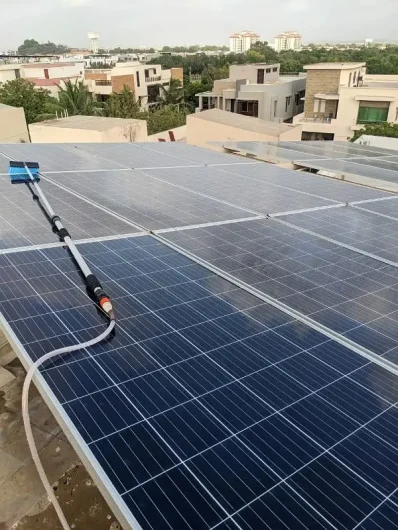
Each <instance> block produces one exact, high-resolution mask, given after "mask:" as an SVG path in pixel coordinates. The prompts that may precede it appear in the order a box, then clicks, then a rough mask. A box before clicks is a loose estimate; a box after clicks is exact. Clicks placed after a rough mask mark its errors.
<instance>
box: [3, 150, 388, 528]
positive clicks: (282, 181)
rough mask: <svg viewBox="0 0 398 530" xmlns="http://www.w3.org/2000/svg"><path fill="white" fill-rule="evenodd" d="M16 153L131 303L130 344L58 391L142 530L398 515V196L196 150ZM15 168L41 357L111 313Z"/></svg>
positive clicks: (18, 320)
mask: <svg viewBox="0 0 398 530" xmlns="http://www.w3.org/2000/svg"><path fill="white" fill-rule="evenodd" d="M291 147H292V146H289V147H286V146H285V147H284V149H285V150H286V151H288V150H289V149H290V148H291ZM306 147H307V148H308V147H310V144H306ZM30 148H32V150H30ZM290 150H291V149H290ZM0 152H2V153H5V154H6V157H7V156H8V157H12V158H14V159H23V160H25V159H28V158H29V159H30V160H37V161H39V162H40V165H41V168H42V171H43V177H42V184H43V189H44V191H45V192H46V194H47V195H48V197H49V199H50V202H51V203H52V204H53V206H54V207H55V208H54V209H55V210H56V211H57V212H60V214H61V217H63V219H64V221H65V225H66V226H67V228H69V229H70V231H71V233H72V235H73V236H74V238H75V239H85V238H89V240H88V241H87V242H85V243H83V242H82V243H79V248H80V250H81V252H82V254H83V255H84V256H85V258H86V259H87V261H88V263H89V265H90V267H91V268H92V269H93V270H94V271H95V272H96V273H97V275H98V277H99V278H100V279H101V281H102V282H103V284H104V286H105V288H106V290H107V292H108V293H109V294H110V296H111V297H112V299H113V301H114V306H115V308H116V312H117V316H118V325H117V328H116V331H115V332H114V333H113V334H112V336H111V337H110V338H109V339H108V340H107V341H105V342H103V343H101V344H99V345H96V346H94V347H92V348H88V349H86V350H82V351H80V352H77V353H75V354H73V355H68V356H65V357H63V358H61V359H57V360H54V361H51V362H49V363H48V364H47V365H45V366H44V368H42V369H41V370H40V376H39V378H38V380H37V384H38V386H39V388H40V390H41V392H42V393H43V394H44V395H45V397H46V398H48V400H49V402H50V404H51V406H52V409H53V411H54V412H55V414H56V417H57V418H58V419H59V421H60V422H61V425H62V426H63V427H64V428H65V430H66V432H67V434H68V436H69V437H70V438H71V440H72V441H73V442H74V444H75V446H76V447H77V449H78V452H79V454H80V456H81V458H82V459H83V461H84V462H85V464H86V465H87V466H88V467H89V469H90V471H91V472H92V473H93V475H94V477H95V479H96V481H97V482H98V485H99V486H100V488H101V490H102V492H103V493H104V495H105V497H106V498H107V499H108V501H109V502H110V503H111V506H112V508H113V509H114V510H115V513H116V515H117V516H118V517H119V518H120V521H121V522H122V524H124V526H125V527H126V528H133V529H134V530H136V529H137V530H138V529H139V528H141V529H142V530H155V529H156V530H159V529H163V528H164V529H166V528H172V529H177V528H178V529H179V530H180V529H181V530H184V529H191V530H199V529H200V530H207V529H209V530H210V529H217V530H232V529H240V530H249V529H251V530H262V529H274V528H289V529H294V530H296V529H300V528H303V529H318V528H319V529H342V530H345V529H350V530H354V529H361V530H373V529H376V528H383V529H387V530H389V529H392V528H396V520H397V515H398V469H397V461H398V460H397V453H398V437H397V429H396V425H397V420H398V410H397V404H398V386H397V375H396V374H397V373H398V369H395V368H394V365H395V363H397V360H398V357H397V351H398V335H397V333H396V330H395V328H396V325H395V324H396V320H397V316H396V315H397V314H398V296H397V295H396V293H397V292H398V287H397V281H398V280H397V269H396V266H395V262H396V261H397V260H396V252H397V249H396V245H395V241H394V239H395V238H394V231H395V223H398V220H395V218H394V217H393V215H391V214H392V213H393V204H394V203H395V200H396V199H395V198H394V195H392V194H388V193H386V192H382V191H377V190H372V189H368V188H364V187H361V186H356V185H351V184H347V183H344V182H339V181H330V180H328V179H324V178H322V177H319V176H315V175H308V174H307V175H305V174H302V173H294V172H292V171H289V170H286V169H281V168H276V167H274V166H271V165H267V164H262V163H257V162H254V163H253V162H252V161H251V160H245V159H242V158H239V157H233V156H228V155H224V154H222V153H216V152H210V151H206V150H203V149H197V148H194V147H191V146H186V145H183V144H142V145H140V144H134V145H125V144H123V145H122V144H109V145H107V144H101V145H95V144H88V145H87V144H84V145H83V144H82V145H76V146H34V145H32V146H29V145H27V144H25V145H21V146H19V145H6V146H1V147H0ZM6 157H3V158H2V157H1V156H0V164H3V162H4V160H6V159H7V158H6ZM91 162H92V164H91V165H90V163H91ZM3 165H4V164H3ZM3 165H1V166H0V168H1V169H2V168H3ZM43 168H45V169H43ZM132 168H134V169H132ZM0 179H3V180H0V185H1V188H0V195H1V197H2V200H3V202H2V204H4V201H6V202H5V203H6V209H5V210H4V209H2V210H1V213H0V215H2V216H3V218H4V222H5V223H7V224H8V225H9V228H7V230H8V232H7V231H6V230H4V231H3V228H1V229H0V242H1V245H2V247H1V248H2V249H3V250H1V251H0V311H1V312H2V315H3V317H2V318H3V324H4V326H5V331H6V333H7V334H8V336H10V337H11V338H12V339H13V340H14V343H16V344H19V355H20V357H21V359H22V361H23V362H24V364H25V366H29V364H31V363H32V362H33V361H34V360H36V359H37V358H39V357H40V356H41V355H43V354H44V353H45V352H47V351H50V350H52V349H54V348H57V347H61V346H65V345H69V344H73V343H76V342H77V341H83V340H87V339H88V338H91V337H93V336H95V335H97V334H98V333H100V332H101V331H102V330H103V329H104V326H105V324H106V322H105V321H104V320H103V317H102V316H101V314H100V313H98V312H97V311H96V310H95V308H94V307H93V304H92V301H91V300H90V298H89V297H88V296H87V294H86V291H85V287H84V285H83V284H82V281H81V278H80V275H79V273H78V271H77V269H76V266H75V264H74V262H73V261H72V260H71V259H70V257H69V255H68V253H67V251H66V250H65V249H64V247H62V245H61V244H51V243H52V242H53V241H55V235H54V234H52V233H51V231H50V230H49V227H48V223H47V221H46V219H45V218H44V216H43V214H42V212H40V209H39V208H38V206H37V204H35V202H34V201H33V200H32V195H31V193H30V191H29V189H28V188H27V187H26V186H25V185H19V186H11V184H9V182H7V181H6V178H5V177H0ZM347 202H348V203H351V202H352V203H353V204H352V205H348V206H347V205H346V203H347ZM302 210H305V211H302ZM386 212H388V213H386ZM269 214H271V218H269V217H268V215H269ZM0 221H1V219H0ZM3 224H4V223H2V225H1V226H2V227H3ZM158 229H161V230H160V231H159V232H157V230H158ZM140 230H141V231H140ZM147 230H151V231H153V230H155V234H148V232H147ZM132 232H136V233H135V235H133V236H132V237H130V236H129V235H130V234H131V233H132ZM48 243H50V245H49V244H48ZM30 245H40V246H39V248H36V247H32V248H28V249H22V248H21V247H25V246H28V247H29V246H30ZM18 247H19V248H18Z"/></svg>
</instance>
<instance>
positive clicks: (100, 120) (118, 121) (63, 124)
mask: <svg viewBox="0 0 398 530" xmlns="http://www.w3.org/2000/svg"><path fill="white" fill-rule="evenodd" d="M136 121H138V122H139V121H141V120H133V119H124V118H104V117H102V116H69V118H60V119H58V120H46V121H41V122H38V123H34V124H32V125H34V126H35V125H39V126H40V127H59V128H62V129H86V130H90V131H106V130H108V129H113V128H114V127H122V126H124V125H126V124H127V123H131V122H136Z"/></svg>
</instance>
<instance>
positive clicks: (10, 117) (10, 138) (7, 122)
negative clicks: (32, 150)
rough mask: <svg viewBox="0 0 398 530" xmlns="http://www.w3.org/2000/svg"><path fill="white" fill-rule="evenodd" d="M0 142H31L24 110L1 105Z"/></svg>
mask: <svg viewBox="0 0 398 530" xmlns="http://www.w3.org/2000/svg"><path fill="white" fill-rule="evenodd" d="M0 142H1V143H26V142H30V139H29V132H28V127H27V125H26V119H25V112H24V110H23V108H21V107H10V106H8V105H3V104H2V103H0Z"/></svg>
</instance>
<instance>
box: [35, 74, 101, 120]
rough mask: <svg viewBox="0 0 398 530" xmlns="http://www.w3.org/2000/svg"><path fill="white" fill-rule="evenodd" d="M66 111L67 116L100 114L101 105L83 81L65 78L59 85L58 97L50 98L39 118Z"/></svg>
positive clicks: (50, 116)
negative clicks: (62, 83)
mask: <svg viewBox="0 0 398 530" xmlns="http://www.w3.org/2000/svg"><path fill="white" fill-rule="evenodd" d="M63 111H66V112H67V113H68V115H69V116H101V115H102V113H103V110H102V106H101V104H100V103H98V102H97V101H96V100H95V99H94V98H93V95H92V94H91V92H90V91H89V89H88V87H87V85H85V84H84V82H83V81H78V80H76V81H75V82H72V81H71V80H69V79H68V80H67V81H65V83H64V86H62V85H60V86H59V92H58V99H55V98H52V101H50V102H49V103H48V104H47V105H46V112H45V113H44V114H43V115H41V116H40V118H41V119H49V118H54V117H55V116H56V115H57V114H58V115H61V113H62V112H63Z"/></svg>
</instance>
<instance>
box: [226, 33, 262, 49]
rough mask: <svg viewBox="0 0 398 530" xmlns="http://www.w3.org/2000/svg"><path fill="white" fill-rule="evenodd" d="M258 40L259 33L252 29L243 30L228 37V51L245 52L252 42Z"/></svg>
mask: <svg viewBox="0 0 398 530" xmlns="http://www.w3.org/2000/svg"><path fill="white" fill-rule="evenodd" d="M258 40H260V35H258V34H257V33H255V32H254V31H248V30H243V31H241V32H240V33H234V34H233V35H231V36H230V37H229V51H230V52H233V53H245V52H247V50H250V48H251V47H252V45H253V44H255V43H256V42H257V41H258Z"/></svg>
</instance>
